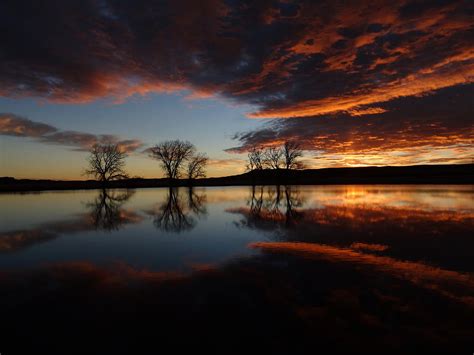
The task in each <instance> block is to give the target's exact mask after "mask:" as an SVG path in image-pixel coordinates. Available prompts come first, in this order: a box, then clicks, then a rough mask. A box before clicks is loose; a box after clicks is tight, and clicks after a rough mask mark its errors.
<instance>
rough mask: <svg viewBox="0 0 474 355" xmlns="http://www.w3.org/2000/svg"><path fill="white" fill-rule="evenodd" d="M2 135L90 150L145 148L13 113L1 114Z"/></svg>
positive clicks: (126, 140) (140, 143) (113, 137)
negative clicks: (114, 146)
mask: <svg viewBox="0 0 474 355" xmlns="http://www.w3.org/2000/svg"><path fill="white" fill-rule="evenodd" d="M0 135H5V136H19V137H30V138H35V139H37V140H38V141H40V142H43V143H49V144H60V145H66V146H71V147H74V148H75V149H77V150H88V149H89V148H90V147H92V146H93V145H94V144H98V143H115V144H118V145H119V146H120V147H122V149H124V150H125V151H127V152H133V151H136V150H137V149H139V148H141V147H143V142H142V141H140V140H138V139H120V138H119V137H117V136H114V135H96V134H91V133H83V132H76V131H60V130H58V129H57V128H56V127H53V126H51V125H48V124H44V123H40V122H35V121H31V120H29V119H27V118H24V117H20V116H17V115H14V114H11V113H0Z"/></svg>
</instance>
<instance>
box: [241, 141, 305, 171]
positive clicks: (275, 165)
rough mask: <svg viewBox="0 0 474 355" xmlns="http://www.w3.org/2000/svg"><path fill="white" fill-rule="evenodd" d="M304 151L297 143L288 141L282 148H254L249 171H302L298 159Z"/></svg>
mask: <svg viewBox="0 0 474 355" xmlns="http://www.w3.org/2000/svg"><path fill="white" fill-rule="evenodd" d="M302 156H303V150H302V149H301V148H300V145H299V144H298V143H297V142H292V141H287V142H285V143H284V144H283V146H281V147H268V148H258V147H254V148H252V149H251V150H250V151H249V153H248V162H247V170H262V169H287V170H289V169H302V168H303V167H304V166H303V163H302V162H301V161H299V160H298V159H299V158H301V157H302Z"/></svg>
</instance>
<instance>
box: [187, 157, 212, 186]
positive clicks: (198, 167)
mask: <svg viewBox="0 0 474 355" xmlns="http://www.w3.org/2000/svg"><path fill="white" fill-rule="evenodd" d="M208 161H209V158H208V157H207V156H206V154H203V153H197V154H194V155H192V156H191V157H190V158H189V159H188V165H187V166H186V175H187V177H188V179H189V180H193V179H197V178H200V177H206V171H205V169H206V165H207V162H208Z"/></svg>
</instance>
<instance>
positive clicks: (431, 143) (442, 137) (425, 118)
mask: <svg viewBox="0 0 474 355" xmlns="http://www.w3.org/2000/svg"><path fill="white" fill-rule="evenodd" d="M473 95H474V85H472V84H471V85H466V86H463V87H455V88H449V89H444V90H441V91H440V92H438V93H437V94H434V95H429V96H425V97H422V98H417V97H408V98H400V99H397V100H394V101H392V102H390V103H386V104H383V105H382V106H381V107H379V108H374V107H372V108H366V109H361V111H360V112H361V115H360V116H357V117H354V112H351V113H340V114H335V115H331V116H316V117H306V118H291V119H286V120H275V121H273V122H270V123H269V124H267V125H266V126H264V127H262V128H261V129H258V130H254V131H250V132H245V133H240V134H237V135H236V136H235V137H234V138H235V139H236V140H237V141H239V142H240V144H241V145H240V146H238V147H235V148H231V149H229V151H230V152H244V151H247V150H249V149H250V148H251V147H253V146H272V145H276V144H281V143H282V142H283V141H285V140H296V141H298V142H300V143H301V144H302V146H303V147H304V148H305V149H307V150H313V151H318V152H319V153H323V155H324V157H323V158H322V159H325V160H328V163H331V161H330V160H331V159H329V158H328V156H331V155H332V156H334V162H339V163H343V161H342V158H341V156H340V155H344V156H345V157H346V158H347V159H349V160H348V161H347V162H346V163H352V164H354V163H364V160H365V163H367V162H370V157H371V156H379V155H381V154H382V155H383V154H385V155H384V159H385V161H386V162H388V160H387V159H389V158H391V159H392V163H394V164H396V163H403V164H406V163H421V162H424V163H426V162H445V163H448V162H451V163H452V162H461V161H463V162H470V159H471V158H472V154H473V148H472V142H473V140H474V125H473V122H472V117H471V114H472V112H473V110H474V104H473V102H472V97H473ZM371 111H373V114H369V113H371ZM436 153H438V154H439V156H436ZM446 154H448V155H447V156H446ZM387 155H388V156H387ZM359 156H360V158H357V157H359ZM390 156H391V157H390ZM417 156H418V157H421V156H422V157H423V158H422V160H417V159H418V157H417ZM350 157H352V160H350V159H351V158H350ZM320 159H321V157H320ZM423 159H425V160H423Z"/></svg>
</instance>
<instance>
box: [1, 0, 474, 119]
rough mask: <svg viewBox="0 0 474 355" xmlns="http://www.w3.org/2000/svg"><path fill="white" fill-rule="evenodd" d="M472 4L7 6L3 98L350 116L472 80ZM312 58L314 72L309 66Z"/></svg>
mask: <svg viewBox="0 0 474 355" xmlns="http://www.w3.org/2000/svg"><path fill="white" fill-rule="evenodd" d="M25 3H28V4H25ZM470 8H472V6H471V5H470V4H469V3H468V2H465V1H448V2H421V3H420V2H416V3H414V2H411V1H401V2H397V4H394V3H393V2H389V1H380V2H379V3H378V4H377V6H375V5H373V4H371V3H368V2H364V1H355V2H352V3H350V4H348V3H347V2H339V1H330V2H329V1H327V2H318V3H315V2H311V1H258V2H255V1H239V2H234V1H218V0H206V1H199V2H196V1H191V0H180V1H152V2H150V1H115V0H101V1H92V0H88V1H67V2H57V1H46V2H42V3H41V5H39V4H37V3H36V2H28V1H23V2H18V1H3V2H2V4H1V5H0V14H1V15H0V30H1V31H0V40H1V42H2V47H3V48H2V53H1V62H0V63H1V64H0V78H1V83H2V84H1V87H0V93H1V94H2V95H4V96H20V97H21V96H38V97H42V98H45V99H47V100H51V101H61V102H83V101H91V100H94V99H97V98H100V97H106V96H110V97H113V98H114V99H118V100H122V99H124V98H126V97H127V96H129V95H132V94H135V93H139V94H145V93H148V92H152V91H173V90H180V89H183V88H191V89H194V90H196V91H198V92H209V93H213V94H221V95H224V96H225V97H228V98H231V99H234V100H238V101H243V102H246V103H251V104H255V105H257V106H258V107H259V110H258V111H257V112H255V113H254V116H256V117H296V116H311V115H314V114H320V113H328V112H334V111H338V108H337V105H335V104H334V103H333V102H332V101H333V100H334V98H335V97H336V96H337V97H338V98H340V99H342V102H341V105H342V106H346V109H347V108H354V107H357V106H359V105H364V104H371V103H375V102H384V101H388V100H391V99H393V98H396V97H399V96H410V95H417V94H420V93H424V92H429V91H432V90H436V89H438V88H442V87H447V86H452V85H457V84H461V83H465V82H469V81H471V80H472V73H473V61H472V60H473V53H472V45H471V41H470V40H469V39H470V38H471V35H472V31H473V30H472V18H471V17H470V11H469V9H470ZM433 48H437V50H436V51H433ZM312 58H317V59H316V61H317V64H316V65H308V61H309V62H311V59H312ZM305 64H306V65H305ZM302 68H304V70H302ZM419 81H422V82H423V85H422V87H420V85H418V84H419ZM350 99H352V100H350ZM348 101H350V102H348ZM368 101H370V102H368ZM303 107H304V109H303ZM342 109H344V107H343V108H342Z"/></svg>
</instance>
